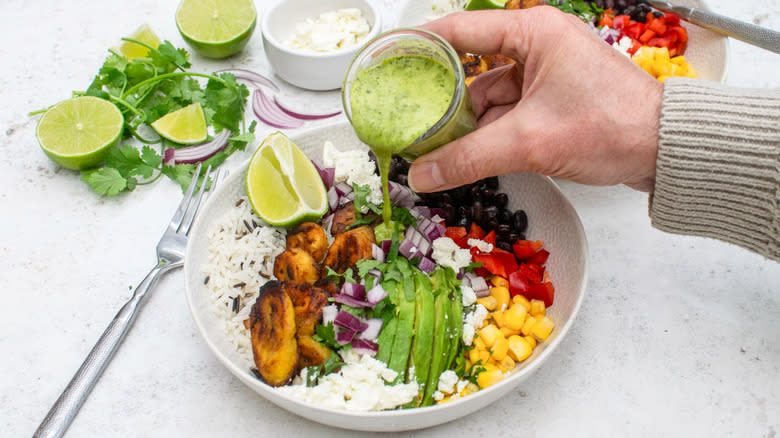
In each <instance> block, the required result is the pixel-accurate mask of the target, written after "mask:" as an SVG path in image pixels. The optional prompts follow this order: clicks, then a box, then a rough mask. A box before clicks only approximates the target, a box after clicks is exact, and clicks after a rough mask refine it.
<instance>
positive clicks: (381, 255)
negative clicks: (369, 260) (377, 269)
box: [371, 243, 385, 263]
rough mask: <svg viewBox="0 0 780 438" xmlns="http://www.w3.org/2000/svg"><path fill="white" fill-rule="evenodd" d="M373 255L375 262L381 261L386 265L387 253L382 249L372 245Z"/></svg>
mask: <svg viewBox="0 0 780 438" xmlns="http://www.w3.org/2000/svg"><path fill="white" fill-rule="evenodd" d="M371 255H372V256H373V257H374V260H379V261H380V262H383V263H384V261H385V252H384V251H382V248H380V247H379V246H377V245H376V244H373V243H372V244H371Z"/></svg>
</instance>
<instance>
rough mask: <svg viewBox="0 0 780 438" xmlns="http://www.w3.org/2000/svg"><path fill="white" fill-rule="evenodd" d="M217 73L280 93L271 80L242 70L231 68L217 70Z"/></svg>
mask: <svg viewBox="0 0 780 438" xmlns="http://www.w3.org/2000/svg"><path fill="white" fill-rule="evenodd" d="M217 73H230V74H232V75H233V76H235V78H236V79H239V80H243V81H248V82H251V83H252V85H255V86H261V85H262V86H266V87H268V88H270V89H272V90H274V91H276V92H277V93H278V92H279V91H280V90H279V87H278V86H277V85H276V84H274V83H273V82H271V80H270V79H268V78H267V77H265V76H263V75H261V74H259V73H255V72H253V71H250V70H246V69H243V68H231V69H225V70H219V71H217Z"/></svg>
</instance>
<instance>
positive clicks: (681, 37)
mask: <svg viewBox="0 0 780 438" xmlns="http://www.w3.org/2000/svg"><path fill="white" fill-rule="evenodd" d="M667 32H673V33H675V34H677V41H679V42H681V43H687V42H688V31H687V30H685V28H684V27H682V26H679V25H674V26H668V30H667Z"/></svg>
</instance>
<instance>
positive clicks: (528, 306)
mask: <svg viewBox="0 0 780 438" xmlns="http://www.w3.org/2000/svg"><path fill="white" fill-rule="evenodd" d="M512 302H513V303H515V304H519V305H521V306H523V307H525V310H531V302H530V301H528V299H527V298H526V297H524V296H522V295H515V296H513V297H512Z"/></svg>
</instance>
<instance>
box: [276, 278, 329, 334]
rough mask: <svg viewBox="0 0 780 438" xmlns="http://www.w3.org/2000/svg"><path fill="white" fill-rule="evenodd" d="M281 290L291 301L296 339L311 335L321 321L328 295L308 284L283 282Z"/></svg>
mask: <svg viewBox="0 0 780 438" xmlns="http://www.w3.org/2000/svg"><path fill="white" fill-rule="evenodd" d="M281 288H282V290H283V291H284V292H285V293H286V294H287V295H288V296H289V297H290V300H292V304H293V311H294V312H295V326H296V327H297V328H298V337H299V338H300V337H301V336H311V335H313V334H314V327H315V326H316V325H317V324H319V322H320V321H321V320H322V308H323V307H325V306H326V305H327V304H328V296H329V295H328V293H327V292H325V291H324V290H322V289H320V288H318V287H314V286H312V285H311V284H309V283H292V282H289V281H285V282H282V285H281Z"/></svg>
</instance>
